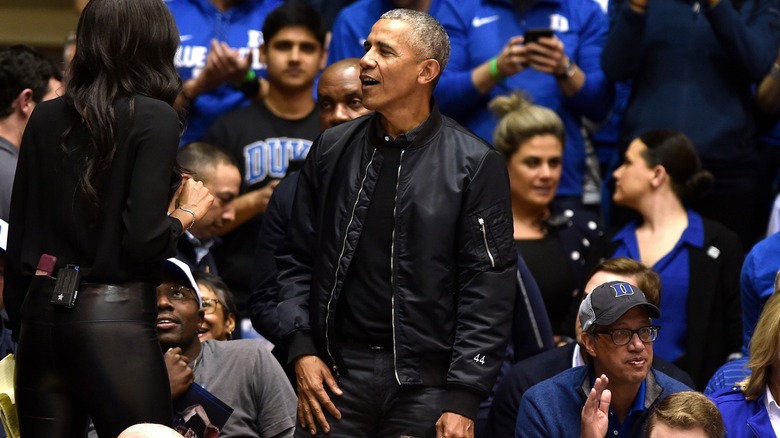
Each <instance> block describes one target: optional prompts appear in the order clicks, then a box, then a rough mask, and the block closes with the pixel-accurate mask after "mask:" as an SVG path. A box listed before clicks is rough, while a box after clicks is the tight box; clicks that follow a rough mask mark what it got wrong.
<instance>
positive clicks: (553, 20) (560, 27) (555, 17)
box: [550, 14, 569, 32]
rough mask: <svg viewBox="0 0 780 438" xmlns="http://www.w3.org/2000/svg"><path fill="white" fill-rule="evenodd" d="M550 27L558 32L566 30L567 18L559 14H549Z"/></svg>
mask: <svg viewBox="0 0 780 438" xmlns="http://www.w3.org/2000/svg"><path fill="white" fill-rule="evenodd" d="M550 29H552V30H555V31H558V32H568V31H569V19H568V18H566V17H564V16H563V15H561V14H552V15H550Z"/></svg>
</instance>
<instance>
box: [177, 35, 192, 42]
mask: <svg viewBox="0 0 780 438" xmlns="http://www.w3.org/2000/svg"><path fill="white" fill-rule="evenodd" d="M179 39H180V40H181V41H182V42H184V41H189V40H191V39H192V35H181V36H179Z"/></svg>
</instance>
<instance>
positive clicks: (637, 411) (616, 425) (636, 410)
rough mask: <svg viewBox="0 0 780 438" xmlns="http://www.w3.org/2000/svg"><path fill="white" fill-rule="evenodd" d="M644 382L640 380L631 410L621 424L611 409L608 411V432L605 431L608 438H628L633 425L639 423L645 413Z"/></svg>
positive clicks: (645, 384)
mask: <svg viewBox="0 0 780 438" xmlns="http://www.w3.org/2000/svg"><path fill="white" fill-rule="evenodd" d="M646 382H647V381H646V380H642V383H641V384H640V385H639V391H637V393H636V398H635V399H634V405H633V406H631V410H630V411H628V415H626V419H625V421H623V423H622V424H621V423H620V421H619V420H618V417H617V415H615V413H614V412H613V411H612V409H610V410H609V430H608V431H607V436H608V437H620V436H625V437H628V436H630V433H631V430H632V429H633V427H634V424H635V423H636V422H637V421H641V420H640V419H641V418H642V413H643V412H644V411H645V392H646V391H645V390H646V388H647V383H646Z"/></svg>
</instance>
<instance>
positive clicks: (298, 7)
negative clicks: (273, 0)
mask: <svg viewBox="0 0 780 438" xmlns="http://www.w3.org/2000/svg"><path fill="white" fill-rule="evenodd" d="M290 26H303V27H305V28H306V29H308V30H309V31H310V32H311V33H313V34H314V37H315V38H316V39H317V41H319V43H320V45H321V46H322V47H323V48H324V47H325V36H326V35H327V34H328V29H327V27H326V26H325V21H324V20H323V19H322V16H321V15H320V13H319V12H317V10H315V9H314V8H312V7H311V6H309V5H308V4H306V3H303V2H300V1H291V2H288V3H284V4H282V5H281V6H279V7H278V8H276V9H274V10H273V11H271V13H270V14H268V16H267V17H266V18H265V22H264V23H263V41H264V42H265V44H268V42H269V41H271V40H272V39H273V37H274V36H276V34H277V33H279V31H281V30H282V29H283V28H285V27H290Z"/></svg>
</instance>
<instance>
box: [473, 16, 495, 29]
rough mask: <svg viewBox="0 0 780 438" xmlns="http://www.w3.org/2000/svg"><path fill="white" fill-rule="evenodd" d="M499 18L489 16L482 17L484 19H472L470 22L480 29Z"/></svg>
mask: <svg viewBox="0 0 780 438" xmlns="http://www.w3.org/2000/svg"><path fill="white" fill-rule="evenodd" d="M499 18H500V17H499V16H498V15H491V16H490V17H484V18H479V17H474V19H473V20H471V25H472V26H474V27H482V26H484V25H486V24H488V23H492V22H494V21H496V20H498V19H499Z"/></svg>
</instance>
